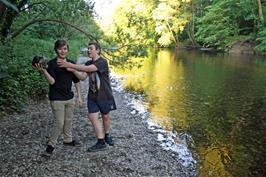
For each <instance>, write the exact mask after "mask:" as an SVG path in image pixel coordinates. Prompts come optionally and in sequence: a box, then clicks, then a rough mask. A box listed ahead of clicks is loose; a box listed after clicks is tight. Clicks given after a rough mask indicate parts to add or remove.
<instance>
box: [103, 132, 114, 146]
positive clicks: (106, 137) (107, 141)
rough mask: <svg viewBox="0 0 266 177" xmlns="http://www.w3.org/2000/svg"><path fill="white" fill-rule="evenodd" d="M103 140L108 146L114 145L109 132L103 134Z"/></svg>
mask: <svg viewBox="0 0 266 177" xmlns="http://www.w3.org/2000/svg"><path fill="white" fill-rule="evenodd" d="M104 141H105V142H106V143H107V144H109V145H110V146H113V145H114V142H113V139H112V136H111V135H110V134H108V135H105V137H104Z"/></svg>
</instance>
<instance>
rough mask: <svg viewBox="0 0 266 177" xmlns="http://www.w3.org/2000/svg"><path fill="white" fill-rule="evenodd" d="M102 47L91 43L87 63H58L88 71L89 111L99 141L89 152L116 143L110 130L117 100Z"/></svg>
mask: <svg viewBox="0 0 266 177" xmlns="http://www.w3.org/2000/svg"><path fill="white" fill-rule="evenodd" d="M100 52H101V48H100V45H99V44H98V43H95V42H93V43H89V47H88V55H89V57H90V58H92V60H91V61H88V62H87V63H86V64H85V65H77V64H73V63H70V62H67V61H65V60H58V61H57V63H58V64H59V66H60V67H63V68H72V69H75V70H78V71H83V72H86V73H87V74H88V76H89V91H88V101H87V106H88V112H89V116H88V117H89V119H90V121H91V123H92V125H93V127H94V130H95V133H96V137H97V139H98V141H97V143H96V144H95V145H93V146H92V147H90V148H88V152H95V151H100V150H103V149H105V148H106V144H105V143H107V144H109V145H111V146H113V145H114V143H113V140H112V138H111V135H110V133H109V131H110V117H109V112H110V111H111V110H115V109H116V104H115V100H114V97H113V94H112V89H111V84H110V78H109V67H108V63H107V60H106V59H104V58H102V57H101V56H100ZM99 112H100V113H101V114H102V118H103V129H102V126H101V124H100V121H99V118H98V116H99Z"/></svg>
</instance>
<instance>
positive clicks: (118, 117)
mask: <svg viewBox="0 0 266 177" xmlns="http://www.w3.org/2000/svg"><path fill="white" fill-rule="evenodd" d="M86 84H87V83H86V82H83V83H82V94H83V96H84V100H85V98H86V92H87V90H86ZM114 95H115V99H116V102H117V107H118V110H116V111H113V112H112V113H111V121H112V126H111V133H112V135H113V138H114V141H115V146H114V147H111V146H109V147H108V149H107V150H105V151H102V152H97V153H88V152H86V150H87V148H88V147H89V146H91V145H93V144H94V143H95V142H96V139H95V134H94V131H93V128H92V126H91V124H90V122H89V121H88V120H87V109H86V106H84V108H81V109H80V108H76V110H75V114H74V125H73V128H74V136H75V139H77V140H78V141H80V142H81V143H82V145H81V146H80V147H65V146H64V145H63V139H62V137H60V139H59V142H58V145H57V146H56V150H55V154H54V156H53V157H52V158H51V159H45V158H43V157H40V154H41V152H42V151H43V150H44V149H45V147H46V141H47V137H48V136H49V133H50V128H51V124H52V112H51V110H50V107H49V104H48V101H47V100H44V101H41V102H32V103H31V104H30V106H29V107H28V109H27V110H26V111H25V113H23V114H13V115H9V116H5V117H2V118H1V119H0V140H1V146H0V165H1V167H0V176H7V177H11V176H14V177H17V176H19V177H30V176H32V177H44V176H51V177H55V176H64V177H68V176H69V177H73V176H82V177H83V176H84V177H95V176H102V177H112V176H114V177H118V176H132V177H133V176H134V177H136V176H180V177H186V176H195V175H193V174H194V172H193V169H190V168H185V167H183V166H182V165H181V164H180V163H179V161H178V160H177V158H176V156H175V154H173V153H171V152H170V151H165V150H163V149H162V148H161V147H160V145H159V143H158V142H157V140H156V139H157V135H156V134H155V133H153V132H152V131H150V130H148V129H147V126H146V123H145V120H143V118H141V117H140V116H139V115H138V114H134V115H132V114H130V112H131V111H132V109H131V108H129V106H128V104H127V103H128V100H127V99H128V98H127V99H126V98H125V92H123V91H115V90H114Z"/></svg>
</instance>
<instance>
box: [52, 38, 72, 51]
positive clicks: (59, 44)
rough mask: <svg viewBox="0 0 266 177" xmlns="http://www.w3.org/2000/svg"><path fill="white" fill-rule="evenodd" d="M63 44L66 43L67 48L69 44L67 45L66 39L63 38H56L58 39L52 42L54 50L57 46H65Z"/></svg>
mask: <svg viewBox="0 0 266 177" xmlns="http://www.w3.org/2000/svg"><path fill="white" fill-rule="evenodd" d="M65 45H67V50H69V45H68V43H67V41H66V40H64V39H58V40H57V41H55V43H54V50H55V51H56V49H58V48H60V47H63V46H65Z"/></svg>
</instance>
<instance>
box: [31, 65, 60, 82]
mask: <svg viewBox="0 0 266 177" xmlns="http://www.w3.org/2000/svg"><path fill="white" fill-rule="evenodd" d="M35 68H36V69H37V70H39V71H40V72H41V73H43V75H44V77H45V79H46V80H47V81H48V83H49V84H50V85H53V84H54V83H55V80H54V78H53V77H52V76H51V75H50V74H49V73H48V71H47V70H46V69H44V68H43V67H42V66H41V65H40V64H35Z"/></svg>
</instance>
